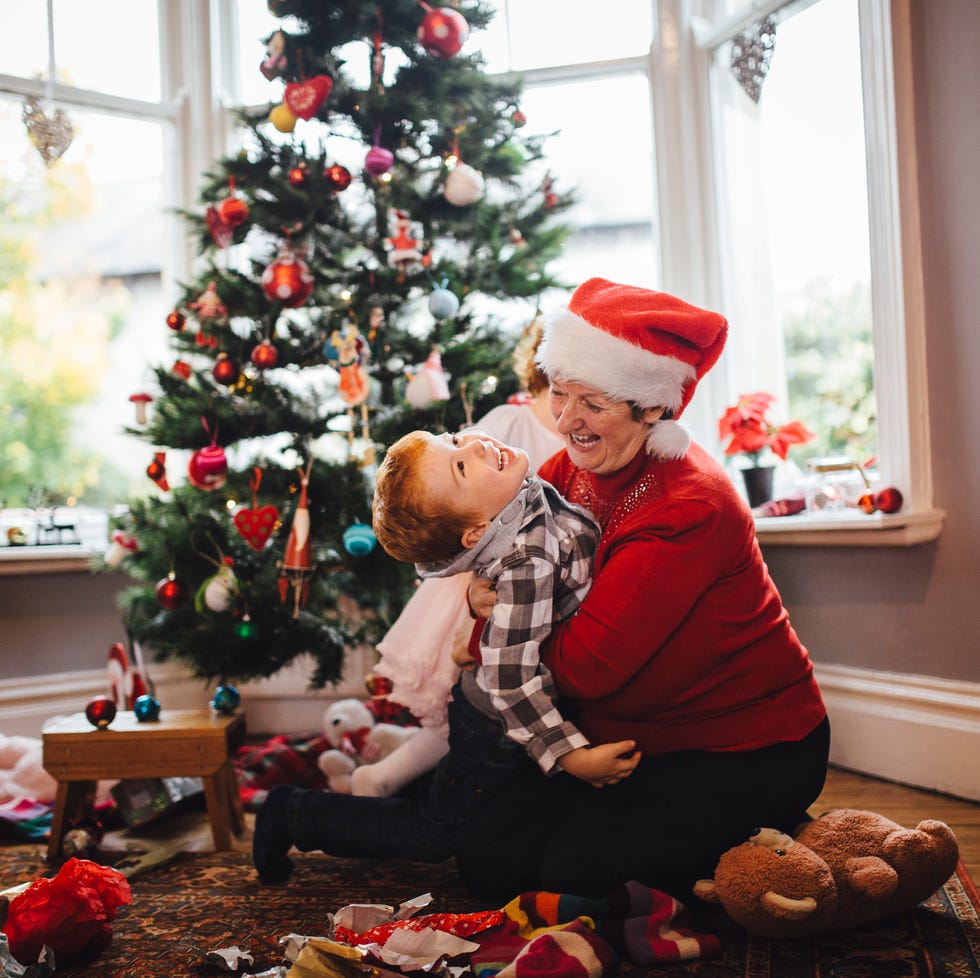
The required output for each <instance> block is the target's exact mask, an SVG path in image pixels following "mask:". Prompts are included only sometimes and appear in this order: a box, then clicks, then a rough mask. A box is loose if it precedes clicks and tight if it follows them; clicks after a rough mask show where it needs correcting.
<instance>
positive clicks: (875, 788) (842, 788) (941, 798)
mask: <svg viewBox="0 0 980 978" xmlns="http://www.w3.org/2000/svg"><path fill="white" fill-rule="evenodd" d="M828 808H866V809H869V810H870V811H873V812H878V813H879V814H881V815H884V816H885V817H886V818H890V819H891V820H892V821H893V822H898V824H899V825H904V826H906V827H907V828H914V827H915V826H916V825H917V824H918V823H919V822H920V821H922V819H924V818H937V819H939V821H941V822H945V823H946V824H947V825H948V826H949V827H950V828H951V829H952V830H953V832H955V833H956V838H957V841H958V842H959V846H960V859H962V861H963V865H964V866H965V867H966V869H967V872H969V874H970V876H971V877H972V879H973V880H974V881H975V882H980V803H978V802H971V801H963V800H962V799H960V798H952V797H950V796H949V795H941V794H937V793H935V792H932V791H920V790H919V789H917V788H907V787H905V786H904V785H900V784H895V783H893V782H891V781H879V780H878V779H876V778H869V777H866V776H864V775H862V774H855V773H854V772H852V771H844V770H841V769H839V768H831V770H830V773H829V775H828V777H827V783H826V786H825V787H824V790H823V794H821V796H820V798H819V799H818V800H817V803H816V804H815V805H814V806H813V807H812V808H811V809H810V814H811V815H819V814H820V813H821V812H822V811H824V810H826V809H828Z"/></svg>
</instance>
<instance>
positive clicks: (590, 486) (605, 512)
mask: <svg viewBox="0 0 980 978" xmlns="http://www.w3.org/2000/svg"><path fill="white" fill-rule="evenodd" d="M657 488H658V487H657V480H656V478H655V477H654V476H653V475H652V474H650V473H646V474H645V475H642V476H641V477H640V478H639V479H638V480H637V481H636V482H635V483H634V484H633V485H632V486H630V488H629V490H628V491H627V492H626V493H625V494H624V495H622V496H611V497H609V498H603V497H602V496H600V495H599V494H598V493H597V492H596V491H595V480H594V478H593V477H592V474H591V473H590V472H586V471H584V470H582V469H579V470H578V471H576V473H575V475H574V476H573V477H572V482H571V485H570V486H569V487H568V492H567V493H566V498H567V499H568V501H569V502H572V503H577V504H578V505H579V506H584V507H585V508H586V509H587V510H589V512H590V513H592V515H593V516H594V517H595V519H596V521H597V522H598V524H599V526H601V527H602V534H603V536H605V535H606V533H607V532H609V531H611V530H615V529H616V528H617V527H618V526H619V525H620V523H622V522H623V520H625V519H626V518H627V517H628V516H632V514H633V513H635V512H636V511H637V510H638V509H640V508H641V507H643V506H645V505H646V504H647V503H648V502H649V501H650V499H651V498H652V497H653V496H654V495H655V494H656V492H657Z"/></svg>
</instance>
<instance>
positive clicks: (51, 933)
mask: <svg viewBox="0 0 980 978" xmlns="http://www.w3.org/2000/svg"><path fill="white" fill-rule="evenodd" d="M131 900H132V895H131V892H130V889H129V882H128V881H127V880H126V877H125V876H123V875H122V873H119V872H117V871H116V870H114V869H111V868H109V867H108V866H100V865H99V864H98V863H94V862H90V861H89V860H87V859H69V860H68V861H67V862H66V863H65V864H64V865H63V866H62V867H61V869H60V870H58V874H57V875H56V876H55V877H53V878H52V879H36V880H34V882H33V883H31V885H30V886H29V887H28V888H27V889H26V890H24V891H23V892H22V893H20V894H18V895H17V896H16V897H14V899H13V900H11V901H10V910H9V913H8V915H7V920H6V923H5V924H4V925H3V930H4V933H5V934H6V935H7V938H8V940H9V942H10V952H11V954H12V955H13V956H14V957H15V958H16V959H17V960H18V961H21V962H23V961H36V960H37V959H38V955H39V954H40V953H41V950H42V948H43V947H44V946H45V945H48V946H49V947H51V949H52V950H53V951H54V954H55V960H56V961H57V962H58V964H63V963H64V962H66V961H70V960H71V959H72V958H73V957H75V956H76V955H78V954H80V953H81V952H82V951H87V952H90V953H92V954H98V953H99V952H100V951H102V950H104V949H105V948H106V947H107V946H108V944H109V942H110V941H111V940H112V928H111V927H110V926H109V923H110V921H112V920H114V919H115V917H116V911H117V910H118V908H119V907H121V906H122V905H123V904H126V903H130V902H131Z"/></svg>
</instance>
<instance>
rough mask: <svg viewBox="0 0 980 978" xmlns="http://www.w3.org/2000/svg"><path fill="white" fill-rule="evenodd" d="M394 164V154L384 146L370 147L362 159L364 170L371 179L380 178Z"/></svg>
mask: <svg viewBox="0 0 980 978" xmlns="http://www.w3.org/2000/svg"><path fill="white" fill-rule="evenodd" d="M394 163H395V154H394V153H392V151H391V150H390V149H385V148H384V146H377V145H375V146H372V147H371V148H370V149H369V150H368V153H367V156H365V157H364V169H365V170H367V172H368V173H370V174H371V176H372V177H380V176H382V175H383V174H385V173H387V172H388V171H389V170H390V169H391V168H392V166H393V165H394Z"/></svg>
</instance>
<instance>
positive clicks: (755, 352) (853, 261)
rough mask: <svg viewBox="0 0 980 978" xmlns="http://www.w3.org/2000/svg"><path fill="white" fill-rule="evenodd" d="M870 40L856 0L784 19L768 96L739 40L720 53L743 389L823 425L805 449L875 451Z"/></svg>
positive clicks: (802, 453)
mask: <svg viewBox="0 0 980 978" xmlns="http://www.w3.org/2000/svg"><path fill="white" fill-rule="evenodd" d="M858 41H859V37H858V21H857V6H856V2H855V0H821V2H819V3H816V4H814V5H813V6H811V7H809V8H807V9H806V10H804V11H802V12H801V13H799V14H797V15H796V16H793V17H791V18H788V19H787V20H785V21H782V22H781V23H779V25H778V28H777V33H776V42H775V49H774V53H773V56H772V63H771V67H770V70H769V72H768V75H767V76H766V77H765V80H764V83H763V85H762V91H761V96H760V99H759V102H758V104H756V103H755V102H754V101H753V100H752V99H751V98H750V97H749V95H748V94H747V92H746V91H744V90H743V89H742V88H741V86H740V85H739V83H738V82H737V81H736V79H735V77H734V74H733V72H732V71H731V69H730V57H731V46H730V45H725V46H723V47H722V48H721V49H720V50H719V51H718V52H717V55H716V59H715V66H714V76H715V77H714V97H715V103H714V108H715V119H716V124H717V125H718V129H719V137H720V138H719V147H720V156H721V158H720V160H719V163H718V168H717V170H718V173H719V180H720V186H719V204H720V207H719V209H720V212H721V217H722V224H723V261H724V269H725V288H726V299H725V301H726V311H727V312H728V313H729V316H730V319H731V321H732V323H733V327H734V331H733V340H734V342H732V343H731V344H730V345H729V352H728V355H727V360H728V364H729V379H730V383H731V386H732V388H733V391H732V394H733V395H738V394H741V393H749V392H751V391H753V390H768V391H770V392H772V393H773V394H775V395H776V397H777V398H779V401H780V403H779V404H778V405H777V408H776V410H777V411H778V413H779V414H782V415H784V417H782V418H779V419H778V420H788V419H789V418H790V417H792V418H794V419H796V418H798V419H800V420H802V421H803V422H804V423H805V424H806V425H807V426H808V427H810V428H811V429H813V430H814V431H815V432H816V433H817V436H818V437H817V439H816V440H815V441H814V442H811V443H810V444H808V445H806V446H805V447H803V448H799V449H795V450H794V452H793V457H794V458H796V460H797V461H800V460H801V459H802V458H805V457H807V456H811V455H829V454H847V455H851V456H853V457H855V458H857V459H858V460H860V461H864V460H866V459H867V458H868V457H870V456H871V455H873V454H875V451H876V427H875V402H874V391H873V383H872V346H871V321H872V318H871V317H872V311H871V298H870V296H871V272H870V245H869V229H868V204H867V200H868V196H867V181H866V173H865V152H864V120H863V114H862V97H861V73H860V51H859V43H858ZM774 413H775V412H774Z"/></svg>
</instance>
